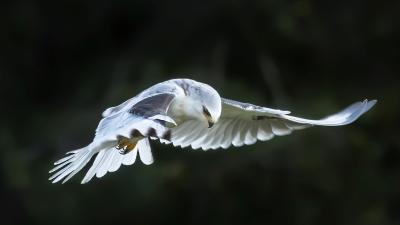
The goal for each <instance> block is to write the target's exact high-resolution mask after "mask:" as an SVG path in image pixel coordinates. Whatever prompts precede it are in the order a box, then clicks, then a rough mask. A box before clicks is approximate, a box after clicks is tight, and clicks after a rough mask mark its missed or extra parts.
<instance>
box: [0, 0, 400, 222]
mask: <svg viewBox="0 0 400 225" xmlns="http://www.w3.org/2000/svg"><path fill="white" fill-rule="evenodd" d="M399 12H400V2H399V1H361V0H350V1H312V0H300V1H288V0H284V1H282V0H266V1H261V0H259V1H246V0H220V1H211V0H203V1H194V0H187V1H183V0H181V1H178V0H172V1H155V0H142V1H94V0H93V1H88V0H87V1H70V0H59V1H3V2H2V3H1V7H0V57H1V58H0V83H1V87H0V92H1V95H0V96H1V124H2V125H1V126H0V143H1V147H0V148H1V152H0V162H1V168H0V169H1V170H0V172H1V173H0V183H1V186H0V197H1V199H0V200H1V201H0V203H1V207H2V211H1V219H0V220H1V224H30V225H35V224H69V225H70V224H98V225H101V224H119V225H122V224H141V225H146V224H174V225H176V224H201V225H209V224H299V225H311V224H318V225H321V224H324V225H329V224H340V225H347V224H349V225H350V224H360V225H386V224H400V214H399V212H400V211H399V210H400V152H399V150H400V148H399V147H400V140H399V125H400V121H399V119H398V117H399V103H400V101H399V88H400V85H399V74H400V60H399V59H400V58H399V57H400V29H399V28H400V14H399ZM179 77H188V78H193V79H196V80H198V81H202V82H205V83H208V84H210V85H212V86H214V87H215V88H216V89H217V90H218V91H219V93H220V94H221V95H222V96H224V97H227V98H232V99H237V100H241V101H247V102H252V103H255V104H259V105H264V106H268V107H272V108H280V109H287V110H291V111H292V112H293V114H294V115H297V116H304V117H308V118H319V117H323V116H325V115H327V114H329V113H333V112H336V111H338V110H340V109H341V108H343V107H345V106H347V105H349V104H351V103H352V102H355V101H359V100H362V99H364V98H369V99H374V98H376V99H378V100H379V102H378V104H377V105H376V106H375V107H374V108H373V109H372V110H371V111H370V112H368V113H367V114H366V115H364V116H363V117H361V118H360V119H359V120H358V121H357V122H356V123H354V124H351V125H349V126H345V127H331V128H323V127H314V128H311V129H308V130H304V131H298V132H295V133H293V134H292V135H290V136H287V137H277V138H274V139H273V140H271V141H269V142H258V143H257V144H255V145H252V146H245V147H240V148H230V149H229V150H217V151H208V152H203V151H192V150H189V149H183V150H182V149H179V148H173V147H171V146H163V145H161V144H159V143H156V142H154V143H152V147H153V153H154V155H155V163H154V164H153V165H152V166H144V165H143V164H142V163H136V164H135V165H133V166H130V167H126V166H124V167H122V168H121V169H120V170H119V171H117V172H115V173H114V174H107V175H106V176H105V177H104V178H102V179H94V180H93V181H92V182H90V183H89V184H86V185H81V184H80V180H81V178H82V175H83V173H80V174H79V175H77V176H76V177H75V178H74V179H72V181H71V182H69V183H67V184H64V185H60V184H56V185H53V184H50V182H49V181H48V180H47V179H48V172H47V171H48V170H49V169H51V167H52V163H53V162H54V161H55V160H56V159H58V158H60V157H62V156H63V154H64V153H65V152H66V151H69V150H72V149H76V148H80V147H83V146H86V145H87V144H88V143H89V142H90V141H91V139H92V138H93V134H94V130H95V128H96V126H97V123H98V121H99V119H100V118H101V116H100V114H101V112H102V111H103V110H104V109H105V108H107V107H109V106H113V105H117V104H119V103H121V102H122V101H124V100H126V99H128V98H130V97H132V96H134V95H136V94H137V93H138V92H140V91H141V90H143V89H144V88H147V87H149V86H151V85H153V84H155V83H157V82H161V81H164V80H166V79H170V78H179Z"/></svg>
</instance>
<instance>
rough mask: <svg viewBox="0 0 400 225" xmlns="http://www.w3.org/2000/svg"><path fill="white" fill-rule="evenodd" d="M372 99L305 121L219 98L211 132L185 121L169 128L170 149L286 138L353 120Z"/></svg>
mask: <svg viewBox="0 0 400 225" xmlns="http://www.w3.org/2000/svg"><path fill="white" fill-rule="evenodd" d="M375 103H376V100H372V101H368V100H364V101H362V102H356V103H354V104H352V105H350V106H349V107H347V108H345V109H344V110H342V111H340V112H339V113H336V114H334V115H331V116H328V117H326V118H324V119H321V120H309V119H303V118H299V117H294V116H290V115H289V114H290V112H289V111H282V110H275V109H270V108H265V107H260V106H256V105H253V104H249V103H241V102H238V101H234V100H229V99H222V115H221V118H220V120H219V121H218V122H217V123H216V124H215V125H214V127H212V128H211V129H209V128H207V126H206V124H203V123H201V122H198V121H194V120H189V121H186V122H185V123H183V124H181V125H179V126H177V127H175V128H173V129H172V137H171V142H172V144H173V145H174V146H181V147H188V146H191V147H192V148H193V149H198V148H202V149H203V150H208V149H217V148H220V147H222V148H228V147H229V146H231V145H234V146H242V145H244V144H246V145H250V144H254V143H255V142H256V141H257V140H260V141H267V140H270V139H271V138H273V137H274V136H275V135H277V136H282V135H288V134H290V133H291V132H292V131H293V130H299V129H304V128H307V127H310V126H313V125H319V126H340V125H346V124H349V123H351V122H353V121H355V120H356V119H357V118H358V117H360V116H361V115H362V114H364V113H365V112H366V111H368V110H369V109H370V108H371V107H372V106H374V105H375Z"/></svg>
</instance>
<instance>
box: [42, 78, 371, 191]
mask: <svg viewBox="0 0 400 225" xmlns="http://www.w3.org/2000/svg"><path fill="white" fill-rule="evenodd" d="M375 103H376V100H372V101H368V100H364V101H362V102H356V103H354V104H352V105H350V106H348V107H347V108H345V109H344V110H342V111H340V112H338V113H336V114H333V115H330V116H328V117H325V118H323V119H321V120H309V119H303V118H299V117H295V116H291V115H290V112H289V111H285V110H278V109H270V108H266V107H261V106H256V105H253V104H249V103H242V102H238V101H234V100H229V99H226V98H222V97H220V95H219V94H218V92H217V91H216V90H215V89H213V88H212V87H211V86H209V85H207V84H204V83H200V82H197V81H194V80H190V79H173V80H168V81H164V82H162V83H158V84H156V85H154V86H152V87H150V88H148V89H146V90H144V91H143V92H141V93H140V94H138V95H137V96H135V97H133V98H131V99H129V100H127V101H125V102H123V103H122V104H120V105H118V106H115V107H111V108H108V109H106V110H105V111H104V112H103V114H102V116H103V118H102V119H101V121H100V123H99V125H98V127H97V129H96V134H95V137H94V139H93V141H92V142H91V143H90V144H89V145H88V146H86V147H84V148H81V149H77V150H74V151H70V152H67V153H66V154H67V156H66V157H64V158H62V159H60V160H58V161H56V162H55V163H54V165H55V167H54V168H53V169H52V170H50V173H53V174H52V176H51V177H50V178H49V180H51V181H52V182H53V183H56V182H59V181H62V182H63V183H64V182H66V181H68V180H69V179H70V178H71V177H73V176H74V175H75V174H76V173H78V172H79V171H80V170H82V168H83V167H84V166H85V165H86V164H87V163H88V162H89V161H90V159H91V158H92V157H94V156H95V155H96V154H97V155H96V158H95V160H94V162H93V164H92V166H91V167H90V169H89V170H88V172H87V173H86V175H85V177H84V178H83V180H82V183H87V182H89V181H90V180H91V179H92V178H93V177H94V176H97V177H98V178H100V177H103V176H104V175H105V174H106V173H107V172H114V171H116V170H118V169H119V167H120V166H121V165H132V164H133V163H134V162H135V160H136V157H137V155H139V157H140V159H141V161H142V162H143V163H144V164H146V165H149V164H152V163H153V155H152V153H151V148H150V144H149V139H158V140H159V141H160V142H161V143H165V144H171V143H172V145H174V146H180V147H182V148H184V147H191V148H193V149H200V148H201V149H203V150H208V149H217V148H224V149H226V148H229V147H230V146H232V145H233V146H235V147H238V146H242V145H251V144H254V143H255V142H256V141H257V140H260V141H267V140H270V139H271V138H273V137H274V136H275V135H277V136H282V135H287V134H290V133H291V132H292V131H293V130H299V129H304V128H307V127H311V126H315V125H318V126H341V125H346V124H349V123H351V122H353V121H355V120H356V119H357V118H358V117H360V116H361V115H362V114H364V113H365V112H367V111H368V110H369V109H370V108H371V107H372V106H374V105H375Z"/></svg>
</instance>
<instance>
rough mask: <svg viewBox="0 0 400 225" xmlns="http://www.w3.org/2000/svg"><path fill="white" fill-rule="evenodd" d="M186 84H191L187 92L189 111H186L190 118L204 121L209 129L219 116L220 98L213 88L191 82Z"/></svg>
mask: <svg viewBox="0 0 400 225" xmlns="http://www.w3.org/2000/svg"><path fill="white" fill-rule="evenodd" d="M188 82H193V83H192V84H191V85H190V86H189V87H188V89H189V90H187V95H188V97H189V98H190V99H191V101H192V104H191V107H190V108H191V109H186V110H188V111H190V112H189V114H191V117H193V118H195V119H197V120H200V121H204V122H205V123H207V125H208V127H209V128H211V127H212V126H213V125H214V124H215V123H216V122H217V121H218V120H219V117H220V116H221V107H222V103H221V97H220V96H219V94H218V92H217V91H216V90H215V89H214V88H212V87H211V86H209V85H207V84H204V83H200V82H197V81H192V80H189V81H188Z"/></svg>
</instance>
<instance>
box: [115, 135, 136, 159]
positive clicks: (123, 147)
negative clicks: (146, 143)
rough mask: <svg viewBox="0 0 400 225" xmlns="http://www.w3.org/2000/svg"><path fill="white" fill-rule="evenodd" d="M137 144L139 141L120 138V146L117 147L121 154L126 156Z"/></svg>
mask: <svg viewBox="0 0 400 225" xmlns="http://www.w3.org/2000/svg"><path fill="white" fill-rule="evenodd" d="M136 144H137V140H133V139H129V138H126V137H118V145H117V146H116V147H115V148H116V149H118V150H119V153H120V154H122V155H125V154H127V153H129V152H130V151H132V150H133V149H134V148H135V147H136Z"/></svg>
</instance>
